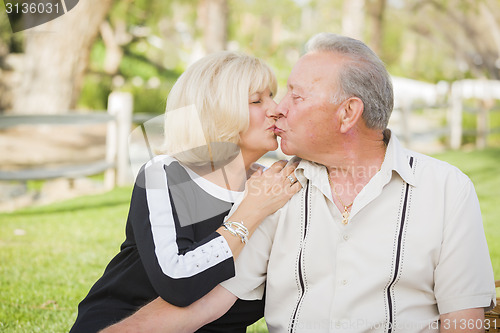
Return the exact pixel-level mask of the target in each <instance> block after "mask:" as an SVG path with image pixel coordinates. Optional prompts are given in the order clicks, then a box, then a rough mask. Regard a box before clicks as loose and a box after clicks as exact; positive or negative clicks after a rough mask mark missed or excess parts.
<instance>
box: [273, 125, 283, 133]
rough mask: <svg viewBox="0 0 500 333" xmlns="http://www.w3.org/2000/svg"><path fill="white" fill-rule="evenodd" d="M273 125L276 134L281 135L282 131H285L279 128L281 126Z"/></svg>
mask: <svg viewBox="0 0 500 333" xmlns="http://www.w3.org/2000/svg"><path fill="white" fill-rule="evenodd" d="M273 127H274V129H273V131H274V134H276V135H280V134H281V133H283V132H284V131H283V130H282V129H281V128H279V127H278V126H276V125H274V126H273Z"/></svg>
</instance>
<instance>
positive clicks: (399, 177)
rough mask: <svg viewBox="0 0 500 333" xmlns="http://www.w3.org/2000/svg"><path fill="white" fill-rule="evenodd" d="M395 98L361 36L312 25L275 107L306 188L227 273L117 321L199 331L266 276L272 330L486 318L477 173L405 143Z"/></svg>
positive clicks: (375, 328) (489, 276)
mask: <svg viewBox="0 0 500 333" xmlns="http://www.w3.org/2000/svg"><path fill="white" fill-rule="evenodd" d="M392 105H393V93H392V85H391V82H390V77H389V75H388V73H387V71H386V69H385V67H384V65H383V63H382V62H381V61H380V59H379V58H378V57H377V56H376V55H375V54H374V53H373V52H372V51H371V50H370V49H369V48H368V47H367V46H366V45H365V44H363V43H362V42H360V41H357V40H354V39H351V38H347V37H343V36H338V35H334V34H326V33H323V34H319V35H317V36H315V37H314V38H313V39H312V40H311V41H310V42H309V43H308V52H307V53H306V54H305V55H304V56H303V57H302V58H301V59H300V60H299V61H298V62H297V64H296V65H295V66H294V68H293V70H292V72H291V75H290V77H289V80H288V92H287V94H286V96H285V97H284V98H283V100H282V101H281V102H280V104H279V106H278V108H277V110H276V114H275V118H276V129H275V132H276V134H277V135H279V136H280V137H281V147H282V150H283V151H284V152H285V153H287V154H290V155H296V156H298V157H300V158H302V160H301V162H300V164H299V166H298V167H297V169H296V171H295V176H296V178H297V179H296V181H299V182H300V183H301V184H302V190H301V191H300V192H299V193H298V194H296V195H295V196H294V197H293V198H292V199H291V200H290V201H289V202H288V203H287V204H286V205H285V206H284V207H283V208H282V209H281V210H279V211H278V212H276V213H275V214H273V215H271V216H270V217H268V218H267V221H264V222H263V223H262V224H261V226H260V227H259V229H258V230H257V231H256V232H255V233H254V235H253V237H252V239H251V240H250V242H249V244H247V245H246V247H245V249H244V250H243V251H242V253H241V255H240V257H239V258H238V260H237V263H236V272H237V274H236V277H234V278H233V279H231V280H228V281H226V282H224V283H222V286H223V287H220V286H218V287H217V288H215V289H214V290H213V291H212V292H211V293H209V294H208V295H207V296H205V297H204V298H202V299H201V300H199V301H198V302H195V303H194V304H192V305H191V306H189V307H187V308H183V309H180V308H175V307H172V306H169V305H168V304H166V303H165V302H163V301H161V300H157V301H154V302H153V303H151V304H150V305H148V306H146V307H145V308H143V309H142V310H140V311H139V312H138V313H137V314H136V315H135V318H134V317H131V318H129V319H127V320H125V321H124V322H123V323H121V324H119V325H121V326H117V328H121V330H120V331H122V332H123V331H125V328H128V329H130V330H131V331H133V330H135V329H136V326H134V325H140V326H142V327H143V328H144V327H149V328H148V330H149V331H154V329H158V330H159V331H161V330H162V329H167V330H170V331H175V332H179V331H194V330H196V329H197V328H198V327H200V326H201V324H203V322H204V321H209V320H213V319H214V318H217V316H219V315H221V314H222V313H224V311H225V309H227V308H229V306H230V305H231V304H232V302H234V300H235V299H236V297H239V298H242V299H258V298H261V297H263V295H264V287H266V293H265V298H266V310H265V318H266V322H267V324H268V327H269V331H270V332H332V331H335V332H337V331H338V332H431V331H441V332H458V331H464V332H481V331H483V330H484V329H483V326H482V319H483V318H484V309H486V308H489V307H491V306H492V305H493V304H494V299H495V289H494V279H493V272H492V268H491V262H490V258H489V254H488V247H487V244H486V240H485V237H484V231H483V227H482V221H481V213H480V209H479V203H478V200H477V196H476V193H475V191H474V187H473V185H472V183H471V181H470V180H469V179H468V178H467V177H466V176H465V175H464V174H463V173H461V172H460V171H459V170H458V169H456V168H454V167H452V166H450V165H448V164H446V163H444V162H440V161H438V160H435V159H433V158H430V157H427V156H424V155H422V154H418V153H416V152H413V151H410V150H407V149H404V148H403V147H402V146H401V144H400V143H399V142H398V140H397V139H396V137H395V136H394V135H393V134H391V132H390V131H389V130H387V128H386V127H387V123H388V119H389V116H390V113H391V110H392ZM235 208H236V207H234V208H233V209H235ZM152 328H153V329H152Z"/></svg>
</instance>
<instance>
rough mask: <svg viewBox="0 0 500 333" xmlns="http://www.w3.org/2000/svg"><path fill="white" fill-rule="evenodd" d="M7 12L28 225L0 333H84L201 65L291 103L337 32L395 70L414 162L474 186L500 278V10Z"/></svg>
mask: <svg viewBox="0 0 500 333" xmlns="http://www.w3.org/2000/svg"><path fill="white" fill-rule="evenodd" d="M0 9H2V11H0V211H13V213H0V253H1V255H0V276H2V277H1V278H0V279H1V281H0V282H1V283H0V295H2V297H1V298H0V331H6V332H35V331H43V332H59V331H61V332H64V331H67V330H68V329H69V326H70V325H71V323H72V321H73V320H74V316H75V313H76V305H77V304H78V302H79V300H81V299H82V298H83V296H84V295H85V294H86V292H87V291H88V288H89V287H90V286H91V284H92V283H93V282H94V281H95V280H96V279H97V278H98V277H99V276H100V274H101V273H102V270H103V269H104V267H105V264H106V263H107V262H108V261H109V259H110V258H111V257H112V256H113V255H114V254H115V253H116V251H117V249H118V245H119V244H120V242H121V241H123V231H124V226H125V221H126V214H127V209H128V203H129V200H130V191H131V187H130V183H131V180H132V179H133V175H131V171H130V163H131V162H132V163H134V158H135V155H141V154H142V155H144V153H146V154H145V156H142V155H141V156H140V157H138V161H137V162H138V163H139V164H140V162H141V161H143V160H144V159H145V158H146V159H147V158H148V157H149V156H150V155H151V152H152V151H153V150H154V149H153V148H154V147H151V146H150V144H151V142H155V140H157V139H158V136H159V134H161V129H159V127H158V126H157V122H156V123H155V119H156V120H158V119H160V123H161V117H160V118H158V116H159V115H161V114H163V112H164V109H165V104H166V97H167V95H168V92H169V91H170V89H171V87H172V85H173V84H174V82H175V80H176V79H177V77H178V76H179V75H180V74H181V73H182V72H183V71H184V70H185V68H186V67H187V66H188V65H189V64H191V63H192V62H194V61H196V60H197V59H199V58H200V57H202V56H203V55H206V54H208V53H211V52H214V51H219V50H235V51H242V52H246V53H249V54H252V55H254V56H257V57H260V58H262V59H264V60H265V61H266V62H267V63H268V64H269V65H270V66H271V67H272V68H273V70H274V71H275V73H276V75H277V77H278V81H279V86H280V87H279V91H278V95H277V98H276V100H277V101H279V100H280V98H281V96H282V95H283V94H284V92H285V91H286V88H285V85H286V79H287V77H288V74H289V73H290V70H291V68H292V66H293V64H294V63H295V62H296V61H297V60H298V58H299V57H300V56H301V54H302V53H303V49H304V44H305V42H306V41H307V40H308V39H309V38H310V37H311V36H312V35H314V34H316V33H318V32H322V31H327V32H334V33H340V34H344V35H348V36H351V37H354V38H358V39H361V40H363V41H364V42H365V43H366V44H368V45H369V46H370V47H371V48H372V49H373V50H374V51H375V52H376V53H377V54H378V55H379V56H380V58H381V59H382V60H383V61H384V62H385V64H386V65H387V68H388V70H389V72H390V73H391V75H392V76H393V83H394V89H395V102H396V104H395V109H394V112H393V115H392V117H391V121H390V128H391V129H393V131H394V132H395V133H396V134H397V135H398V136H399V137H400V139H401V140H402V141H403V143H404V144H405V145H406V146H407V147H410V148H413V149H415V150H417V151H420V152H424V153H429V154H433V155H434V156H436V157H438V158H441V159H444V160H447V161H450V162H451V163H453V164H456V165H457V166H459V167H460V168H461V169H462V170H463V171H464V172H465V173H467V175H469V176H470V177H471V178H472V180H473V181H474V184H475V185H476V189H477V191H478V195H479V199H480V201H481V208H482V210H483V217H484V220H485V230H486V233H487V238H488V243H489V245H490V253H491V257H492V261H493V265H494V269H495V273H496V276H497V279H498V278H499V275H500V245H499V244H500V242H498V239H500V227H498V226H497V224H498V220H499V219H500V212H499V210H498V208H497V206H498V202H500V190H499V189H500V167H499V166H498V165H499V163H498V162H500V112H498V111H500V81H499V80H500V1H499V0H274V1H265V0H161V1H160V0H134V1H132V0H121V1H116V0H115V1H113V0H81V1H79V3H78V5H76V7H74V8H73V9H71V10H70V11H69V12H68V13H67V14H65V15H63V16H61V17H59V18H57V19H55V20H53V21H50V22H48V23H45V24H43V25H40V26H37V27H34V28H32V29H28V30H25V31H22V32H17V33H13V32H12V29H11V27H10V25H9V20H8V17H7V14H6V12H5V10H3V9H4V7H3V6H2V5H0ZM282 156H283V155H281V153H280V152H279V151H278V152H274V153H271V154H268V155H266V158H265V159H263V160H262V162H263V163H264V164H269V163H271V162H272V161H274V160H275V159H276V158H280V157H282ZM130 159H132V161H130ZM125 169H126V170H125ZM84 194H92V195H91V196H86V197H82V195H84ZM73 197H76V198H75V199H72V200H69V201H68V199H69V198H73ZM61 200H66V201H62V202H61ZM55 201H59V203H57V204H51V205H48V206H40V205H42V204H43V205H45V204H47V203H52V202H55ZM35 206H36V207H35ZM33 263H36V264H35V265H34V264H33ZM21 290H25V291H21ZM252 330H253V331H258V332H265V325H264V324H261V325H260V326H258V327H256V328H252Z"/></svg>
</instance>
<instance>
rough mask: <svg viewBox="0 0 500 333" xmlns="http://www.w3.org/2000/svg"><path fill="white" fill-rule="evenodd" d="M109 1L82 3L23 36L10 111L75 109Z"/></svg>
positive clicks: (45, 111) (100, 0) (59, 111)
mask: <svg viewBox="0 0 500 333" xmlns="http://www.w3.org/2000/svg"><path fill="white" fill-rule="evenodd" d="M111 2H112V0H84V1H80V2H79V3H78V5H77V6H76V7H75V8H74V9H73V10H71V11H69V12H68V13H67V14H65V15H63V16H61V17H59V18H57V19H55V20H53V21H50V22H47V23H46V24H43V25H40V26H38V27H35V28H32V29H29V30H27V31H26V32H25V34H26V36H25V37H26V41H25V53H24V71H23V73H22V77H23V78H22V82H21V84H20V86H19V87H18V89H17V91H16V97H15V100H14V105H13V111H14V113H17V114H22V113H24V114H28V113H30V114H31V113H38V114H41V113H44V114H55V113H66V112H68V110H70V109H71V108H74V107H75V104H76V102H77V100H78V97H79V94H80V90H81V85H82V80H83V75H84V73H85V70H86V68H87V65H88V58H89V54H90V49H91V47H92V44H93V42H94V40H95V38H96V37H97V34H98V33H99V26H100V24H101V22H102V21H103V20H104V18H105V16H106V14H107V12H108V10H109V9H110V5H111Z"/></svg>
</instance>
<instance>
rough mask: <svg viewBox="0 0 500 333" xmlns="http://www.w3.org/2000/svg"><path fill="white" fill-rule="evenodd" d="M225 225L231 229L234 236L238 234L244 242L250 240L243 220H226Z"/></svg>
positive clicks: (228, 229) (227, 228)
mask: <svg viewBox="0 0 500 333" xmlns="http://www.w3.org/2000/svg"><path fill="white" fill-rule="evenodd" d="M222 224H223V225H224V228H225V229H226V230H227V231H229V232H230V233H231V234H232V235H233V236H238V237H240V239H241V242H242V243H245V244H246V243H247V242H248V235H249V232H248V229H247V227H245V225H244V224H243V221H240V222H233V221H224V222H223V223H222Z"/></svg>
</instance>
